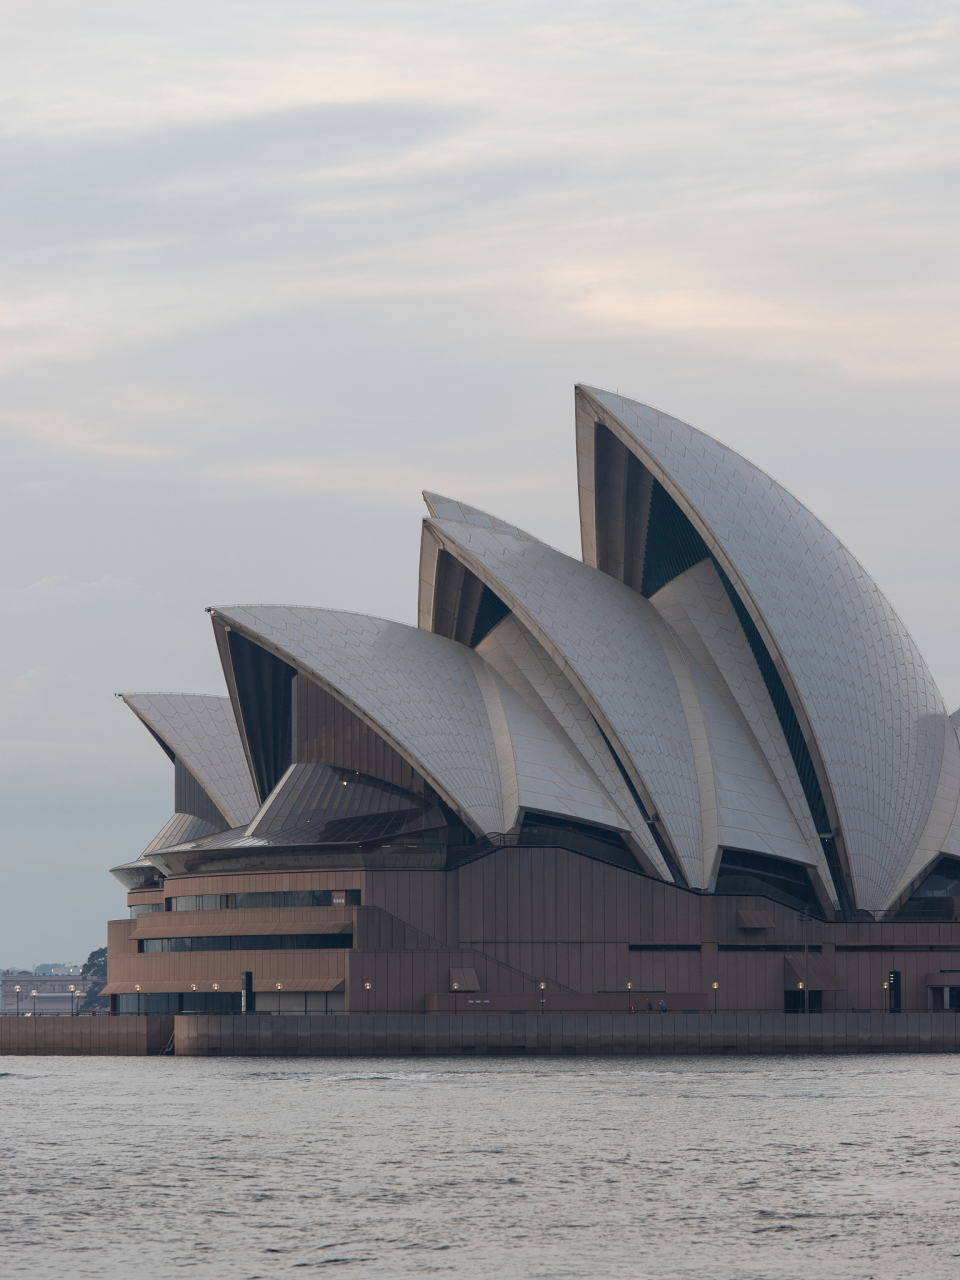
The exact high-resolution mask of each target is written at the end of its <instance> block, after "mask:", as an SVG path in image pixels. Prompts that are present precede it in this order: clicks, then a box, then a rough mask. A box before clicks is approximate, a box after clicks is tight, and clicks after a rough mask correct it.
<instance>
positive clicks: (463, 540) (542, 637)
mask: <svg viewBox="0 0 960 1280" xmlns="http://www.w3.org/2000/svg"><path fill="white" fill-rule="evenodd" d="M432 501H435V500H434V499H432V498H431V502H432ZM451 505H452V504H451ZM468 510H472V509H468ZM477 514H480V513H477ZM425 523H426V525H427V527H428V528H429V529H432V530H433V531H434V534H435V537H436V539H437V541H438V543H439V544H440V545H442V546H445V547H446V546H449V547H451V548H453V550H454V554H455V555H456V556H457V557H458V558H461V559H462V560H463V561H464V562H465V563H466V564H467V565H468V567H469V568H470V570H471V571H472V572H473V573H474V574H476V576H477V577H478V578H480V579H481V580H482V581H483V582H484V583H486V584H487V585H488V586H490V587H491V588H492V589H493V590H494V591H495V592H496V593H497V595H498V596H499V597H500V598H501V599H502V600H503V601H504V603H505V604H508V605H509V606H510V608H511V610H512V611H513V612H514V613H515V615H516V616H517V617H518V618H519V619H520V621H521V622H522V623H523V625H524V626H525V627H526V629H527V630H528V631H530V632H531V634H532V635H533V636H534V638H535V639H536V640H537V641H538V643H539V644H541V645H542V646H543V648H544V649H545V650H546V651H547V653H548V654H549V655H550V656H551V658H553V660H554V661H555V662H556V663H557V665H558V667H559V668H560V670H561V671H562V672H563V673H564V675H565V676H567V677H568V678H569V679H570V681H571V682H572V684H573V685H574V687H575V688H576V690H577V692H578V694H579V695H580V697H581V698H583V700H584V702H585V703H586V705H587V706H588V707H589V708H590V710H591V712H592V713H593V714H594V715H595V716H596V718H597V719H598V721H600V723H601V727H604V731H605V732H607V736H608V737H610V738H612V739H613V740H614V741H615V742H616V743H618V744H619V745H620V747H621V749H622V750H623V752H624V754H625V755H626V756H627V758H628V760H629V761H630V762H631V763H632V765H633V768H634V770H635V771H636V773H638V774H639V779H640V780H641V782H642V784H643V786H644V787H645V788H646V789H647V791H648V793H649V795H650V797H651V798H652V801H653V807H655V809H656V810H657V812H658V813H659V814H660V815H661V817H662V818H663V821H664V823H665V825H666V828H667V831H668V832H669V835H670V838H671V840H672V842H673V845H674V848H675V850H676V853H677V856H678V857H679V859H680V862H681V864H682V866H683V869H684V873H685V875H686V876H687V879H688V880H689V882H690V883H691V884H693V885H695V886H697V887H699V886H700V885H701V884H702V880H703V833H702V827H701V822H700V802H699V793H698V789H697V771H696V764H695V761H694V754H693V745H692V743H691V741H690V734H689V732H688V729H687V722H686V718H685V715H684V710H683V701H682V699H681V697H680V692H679V690H678V688H677V683H676V680H675V678H674V674H673V671H672V669H671V666H670V662H669V660H668V658H667V655H666V653H665V652H664V648H663V645H662V643H661V641H660V638H659V636H658V633H657V622H656V619H657V614H656V610H655V609H654V607H653V606H652V605H651V604H649V603H648V602H647V601H646V600H644V599H642V597H640V596H638V595H637V593H636V592H635V591H632V590H631V589H630V588H629V587H626V586H624V585H623V583H620V582H616V581H615V580H614V579H613V578H610V577H608V576H607V575H606V574H603V573H600V572H599V571H598V570H597V569H592V568H590V566H588V565H585V564H582V563H581V562H580V561H579V560H574V559H572V557H570V556H566V555H564V554H563V553H562V552H560V551H555V550H554V549H553V548H552V547H548V546H546V545H545V544H544V543H542V542H538V541H537V540H536V539H535V538H532V537H530V536H529V535H526V534H523V533H522V532H520V531H516V530H513V529H512V527H511V526H505V525H504V524H503V522H493V521H492V520H491V517H486V521H485V522H481V521H479V520H477V519H473V520H471V521H470V522H469V523H467V522H462V523H461V522H459V521H454V520H439V519H431V520H428V521H426V522H425ZM422 608H423V609H424V610H426V611H427V612H429V605H427V604H426V603H424V604H423V606H422Z"/></svg>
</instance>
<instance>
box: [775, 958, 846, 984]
mask: <svg viewBox="0 0 960 1280" xmlns="http://www.w3.org/2000/svg"><path fill="white" fill-rule="evenodd" d="M783 961H784V985H785V986H787V987H799V985H800V983H801V982H803V983H806V986H807V989H808V990H809V991H842V990H843V983H842V982H841V981H840V980H839V978H838V977H837V975H836V974H835V973H834V971H833V968H832V967H831V965H830V964H829V963H828V962H827V961H826V960H824V958H823V956H821V955H818V954H817V953H816V952H815V951H811V952H808V953H807V955H806V956H804V954H803V952H802V951H792V952H790V954H789V955H785V956H784V957H783Z"/></svg>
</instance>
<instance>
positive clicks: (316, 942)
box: [137, 933, 353, 955]
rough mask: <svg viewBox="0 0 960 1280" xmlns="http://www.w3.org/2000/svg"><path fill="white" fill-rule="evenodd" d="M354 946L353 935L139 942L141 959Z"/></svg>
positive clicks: (267, 935) (263, 935)
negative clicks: (194, 953) (193, 953)
mask: <svg viewBox="0 0 960 1280" xmlns="http://www.w3.org/2000/svg"><path fill="white" fill-rule="evenodd" d="M352 946H353V934H352V933H255V934H248V933H245V934H234V935H233V936H229V935H224V936H214V937H198V938H140V939H138V941H137V950H138V951H140V952H141V953H142V954H144V955H155V954H157V953H158V952H168V951H322V950H327V949H334V950H346V949H348V948H350V947H352Z"/></svg>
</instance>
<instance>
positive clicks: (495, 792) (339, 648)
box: [215, 605, 504, 833]
mask: <svg viewBox="0 0 960 1280" xmlns="http://www.w3.org/2000/svg"><path fill="white" fill-rule="evenodd" d="M215 616H216V618H217V619H218V620H219V622H220V623H221V624H226V625H228V626H231V627H233V628H235V629H236V630H238V631H239V632H240V633H241V634H244V635H246V636H247V637H248V638H249V639H252V640H254V641H255V642H256V643H258V644H260V645H262V646H263V647H265V648H267V649H268V650H270V651H272V652H273V653H275V654H276V655H277V656H278V657H280V658H282V659H283V661H285V662H287V663H289V664H290V665H291V666H293V667H297V668H299V669H301V670H303V671H304V672H306V673H307V674H308V675H309V676H311V677H312V678H313V679H315V680H316V681H317V682H318V683H319V684H320V685H321V686H323V687H324V688H326V689H328V690H329V691H330V692H331V693H333V694H334V695H335V696H336V697H337V698H339V699H340V700H341V701H342V702H343V703H344V704H345V705H346V706H347V707H349V709H350V710H351V711H353V712H354V713H355V714H356V715H358V716H359V717H360V719H361V720H363V721H364V722H365V723H367V724H369V725H370V726H371V727H372V728H373V729H374V730H375V731H376V732H378V733H379V734H381V735H382V737H383V738H384V739H385V740H386V741H387V742H388V743H389V744H390V745H391V746H392V747H394V749H395V750H397V751H398V752H399V753H400V755H401V756H403V757H404V759H406V760H407V761H408V762H409V763H410V764H411V765H412V766H413V767H414V768H415V769H417V770H419V772H420V773H422V774H423V776H424V777H425V778H427V779H428V780H429V781H430V783H431V785H433V786H435V787H436V789H437V791H438V792H439V793H440V794H441V795H442V796H443V797H444V798H445V799H446V801H447V802H448V803H449V804H450V805H451V807H452V808H454V809H455V810H457V811H459V812H460V814H461V816H462V817H463V818H464V819H465V821H466V822H467V824H468V825H469V826H471V827H472V828H473V829H474V830H475V831H477V832H479V833H483V832H487V831H503V829H504V826H503V822H504V817H503V806H502V800H501V794H500V779H499V773H498V769H497V758H496V748H495V746H494V741H493V733H492V730H491V727H490V720H489V717H488V714H487V708H486V704H485V702H484V699H483V694H482V693H481V690H480V683H479V678H478V669H479V668H481V667H482V660H481V659H480V658H478V657H477V656H476V654H474V653H473V652H472V650H470V649H467V648H465V647H464V646H463V645H460V644H457V643H456V642H455V641H452V640H447V639H445V638H444V637H442V636H434V635H430V634H429V633H427V632H423V631H418V630H417V629H416V628H415V627H409V626H405V625H404V624H403V623H400V622H390V621H388V620H387V619H385V618H371V617H367V616H365V615H363V614H357V613H344V612H339V611H337V610H333V609H308V608H294V607H289V606H286V605H244V606H235V607H231V608H227V609H220V608H218V609H216V610H215Z"/></svg>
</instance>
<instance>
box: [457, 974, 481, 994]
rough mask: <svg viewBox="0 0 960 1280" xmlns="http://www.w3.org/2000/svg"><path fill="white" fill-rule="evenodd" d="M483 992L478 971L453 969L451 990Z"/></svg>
mask: <svg viewBox="0 0 960 1280" xmlns="http://www.w3.org/2000/svg"><path fill="white" fill-rule="evenodd" d="M455 989H456V990H458V991H482V990H483V988H482V987H481V986H480V979H479V978H478V977H477V971H476V969H451V970H450V990H451V991H453V990H455Z"/></svg>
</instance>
